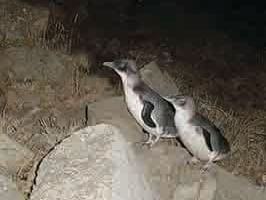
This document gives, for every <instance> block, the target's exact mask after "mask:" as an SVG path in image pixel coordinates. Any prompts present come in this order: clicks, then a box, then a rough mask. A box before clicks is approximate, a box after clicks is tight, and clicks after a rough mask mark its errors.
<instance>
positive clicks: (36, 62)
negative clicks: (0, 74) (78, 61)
mask: <svg viewBox="0 0 266 200" xmlns="http://www.w3.org/2000/svg"><path fill="white" fill-rule="evenodd" d="M4 53H5V55H8V57H10V58H16V59H13V63H12V65H10V64H9V68H7V69H9V70H11V71H12V72H14V74H15V77H14V78H15V79H16V80H24V79H25V78H29V74H30V79H32V80H39V81H51V82H53V83H57V80H58V78H59V77H61V78H63V77H62V76H61V75H62V74H63V72H64V71H65V70H66V67H65V66H64V64H63V63H61V62H60V59H58V56H57V55H56V54H55V53H54V52H51V51H47V50H44V49H39V48H29V47H19V48H18V47H17V48H14V47H10V48H8V49H6V50H5V52H4ZM5 69H6V67H5V66H1V67H0V70H1V71H4V70H5Z"/></svg>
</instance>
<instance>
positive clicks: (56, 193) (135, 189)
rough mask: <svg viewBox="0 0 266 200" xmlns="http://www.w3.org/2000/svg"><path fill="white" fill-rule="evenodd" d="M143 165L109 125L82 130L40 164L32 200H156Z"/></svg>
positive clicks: (120, 133) (119, 133)
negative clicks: (145, 175) (144, 173)
mask: <svg viewBox="0 0 266 200" xmlns="http://www.w3.org/2000/svg"><path fill="white" fill-rule="evenodd" d="M143 171H144V169H143V167H142V164H141V162H139V160H138V159H137V158H136V157H135V154H134V153H133V151H132V150H131V147H130V146H129V144H128V143H127V142H126V141H125V139H124V137H123V133H122V132H120V131H119V130H118V129H117V128H115V127H113V126H110V125H98V126H95V127H88V128H86V129H83V130H80V131H78V132H76V133H74V134H73V135H72V136H70V137H69V138H68V139H66V140H64V141H63V142H62V143H61V144H60V145H59V146H57V147H56V148H55V150H54V151H53V152H52V153H51V154H50V155H48V157H47V158H45V159H44V161H43V162H42V163H41V165H40V168H39V171H38V177H37V182H36V183H37V184H36V186H35V187H34V189H33V192H32V195H31V198H30V199H32V200H38V199H39V200H41V199H42V200H53V199H60V200H64V199H66V200H68V199H72V200H75V199H80V200H82V199H86V200H88V199H92V200H103V199H106V200H109V199H113V200H136V199H139V200H154V199H157V198H156V194H155V192H152V190H151V188H150V186H149V185H148V184H147V180H146V179H145V177H144V176H143V175H142V174H143Z"/></svg>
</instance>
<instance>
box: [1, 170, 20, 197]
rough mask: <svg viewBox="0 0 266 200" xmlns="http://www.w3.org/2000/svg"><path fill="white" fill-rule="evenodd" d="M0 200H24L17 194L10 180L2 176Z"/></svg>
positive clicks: (14, 185)
mask: <svg viewBox="0 0 266 200" xmlns="http://www.w3.org/2000/svg"><path fill="white" fill-rule="evenodd" d="M0 171H1V170H0ZM0 199H3V200H24V198H23V196H22V194H21V193H19V192H18V190H17V188H16V184H15V183H14V182H12V180H11V178H8V177H7V176H5V175H2V174H0Z"/></svg>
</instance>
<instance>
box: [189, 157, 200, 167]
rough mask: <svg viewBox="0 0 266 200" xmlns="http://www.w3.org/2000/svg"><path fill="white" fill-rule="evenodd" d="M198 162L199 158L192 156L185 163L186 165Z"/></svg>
mask: <svg viewBox="0 0 266 200" xmlns="http://www.w3.org/2000/svg"><path fill="white" fill-rule="evenodd" d="M199 162H200V160H199V159H198V158H196V157H194V156H193V157H192V158H190V159H189V160H188V161H187V164H188V165H195V164H198V163H199Z"/></svg>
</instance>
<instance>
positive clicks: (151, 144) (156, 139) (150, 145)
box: [138, 129, 160, 148]
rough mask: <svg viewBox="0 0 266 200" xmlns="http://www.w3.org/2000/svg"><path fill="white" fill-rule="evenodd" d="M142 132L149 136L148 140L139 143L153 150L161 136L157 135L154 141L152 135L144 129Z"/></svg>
mask: <svg viewBox="0 0 266 200" xmlns="http://www.w3.org/2000/svg"><path fill="white" fill-rule="evenodd" d="M142 131H143V132H144V133H147V134H148V139H147V140H146V141H141V142H138V143H139V144H141V146H144V145H148V146H149V148H152V147H153V146H154V145H155V144H156V143H157V142H158V141H159V139H160V136H157V135H155V139H152V138H153V135H152V134H150V133H148V132H147V131H145V130H144V129H142Z"/></svg>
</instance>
